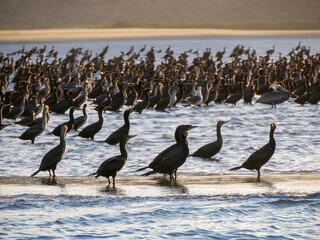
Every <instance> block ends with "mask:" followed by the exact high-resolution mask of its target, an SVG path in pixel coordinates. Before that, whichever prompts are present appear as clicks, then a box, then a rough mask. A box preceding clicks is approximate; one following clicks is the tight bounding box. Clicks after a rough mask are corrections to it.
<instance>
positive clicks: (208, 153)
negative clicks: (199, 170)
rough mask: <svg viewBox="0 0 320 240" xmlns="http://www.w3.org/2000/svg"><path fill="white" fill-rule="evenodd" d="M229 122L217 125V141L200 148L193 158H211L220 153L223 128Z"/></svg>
mask: <svg viewBox="0 0 320 240" xmlns="http://www.w3.org/2000/svg"><path fill="white" fill-rule="evenodd" d="M227 122H228V121H219V122H218V123H217V141H215V142H212V143H208V144H206V145H204V146H202V147H200V148H199V149H198V150H197V151H195V152H194V154H192V155H191V156H193V157H201V158H211V157H212V156H214V155H216V154H217V153H218V152H220V150H221V148H222V144H223V140H222V135H221V127H222V126H223V125H224V124H226V123H227Z"/></svg>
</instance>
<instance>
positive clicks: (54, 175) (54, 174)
mask: <svg viewBox="0 0 320 240" xmlns="http://www.w3.org/2000/svg"><path fill="white" fill-rule="evenodd" d="M52 172H53V177H54V178H55V177H56V173H55V172H54V170H53V169H52Z"/></svg>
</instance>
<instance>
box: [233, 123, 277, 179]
mask: <svg viewBox="0 0 320 240" xmlns="http://www.w3.org/2000/svg"><path fill="white" fill-rule="evenodd" d="M275 129H276V124H274V123H271V125H270V133H269V142H268V143H267V144H266V145H264V146H263V147H261V148H260V149H258V150H257V151H255V152H254V153H252V154H251V155H250V156H249V158H248V159H247V160H246V161H245V162H244V163H242V165H241V166H239V167H235V168H231V169H230V170H231V171H236V170H239V169H241V168H246V169H249V170H254V169H255V170H257V172H258V179H257V181H258V182H260V168H261V167H262V166H263V165H264V164H266V163H267V162H268V161H269V159H270V158H271V157H272V155H273V153H274V151H275V148H276V141H275V139H274V137H273V135H274V131H275Z"/></svg>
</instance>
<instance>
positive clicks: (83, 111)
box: [82, 107, 88, 117]
mask: <svg viewBox="0 0 320 240" xmlns="http://www.w3.org/2000/svg"><path fill="white" fill-rule="evenodd" d="M82 113H83V116H85V117H88V113H87V109H86V108H85V107H84V108H83V110H82Z"/></svg>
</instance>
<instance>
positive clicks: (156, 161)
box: [136, 125, 197, 172]
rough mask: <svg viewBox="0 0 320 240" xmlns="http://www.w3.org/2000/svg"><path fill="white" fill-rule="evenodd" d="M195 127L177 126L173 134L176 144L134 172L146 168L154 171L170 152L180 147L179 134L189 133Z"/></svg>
mask: <svg viewBox="0 0 320 240" xmlns="http://www.w3.org/2000/svg"><path fill="white" fill-rule="evenodd" d="M196 127H197V126H192V125H179V126H178V127H177V128H176V131H175V133H174V138H175V140H176V143H175V144H173V145H171V146H170V147H168V148H166V149H165V150H163V151H162V152H161V153H159V154H158V155H157V157H156V158H155V159H153V161H152V162H151V163H150V164H149V165H148V166H146V167H143V168H140V169H138V170H136V171H137V172H138V171H142V170H145V169H147V168H151V169H154V168H155V167H156V166H157V165H158V164H159V163H160V162H161V161H162V159H163V158H164V157H165V156H166V155H167V154H168V153H170V152H171V151H172V150H174V149H175V148H176V147H178V146H180V145H181V133H182V132H184V131H189V130H191V129H193V128H196Z"/></svg>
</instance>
